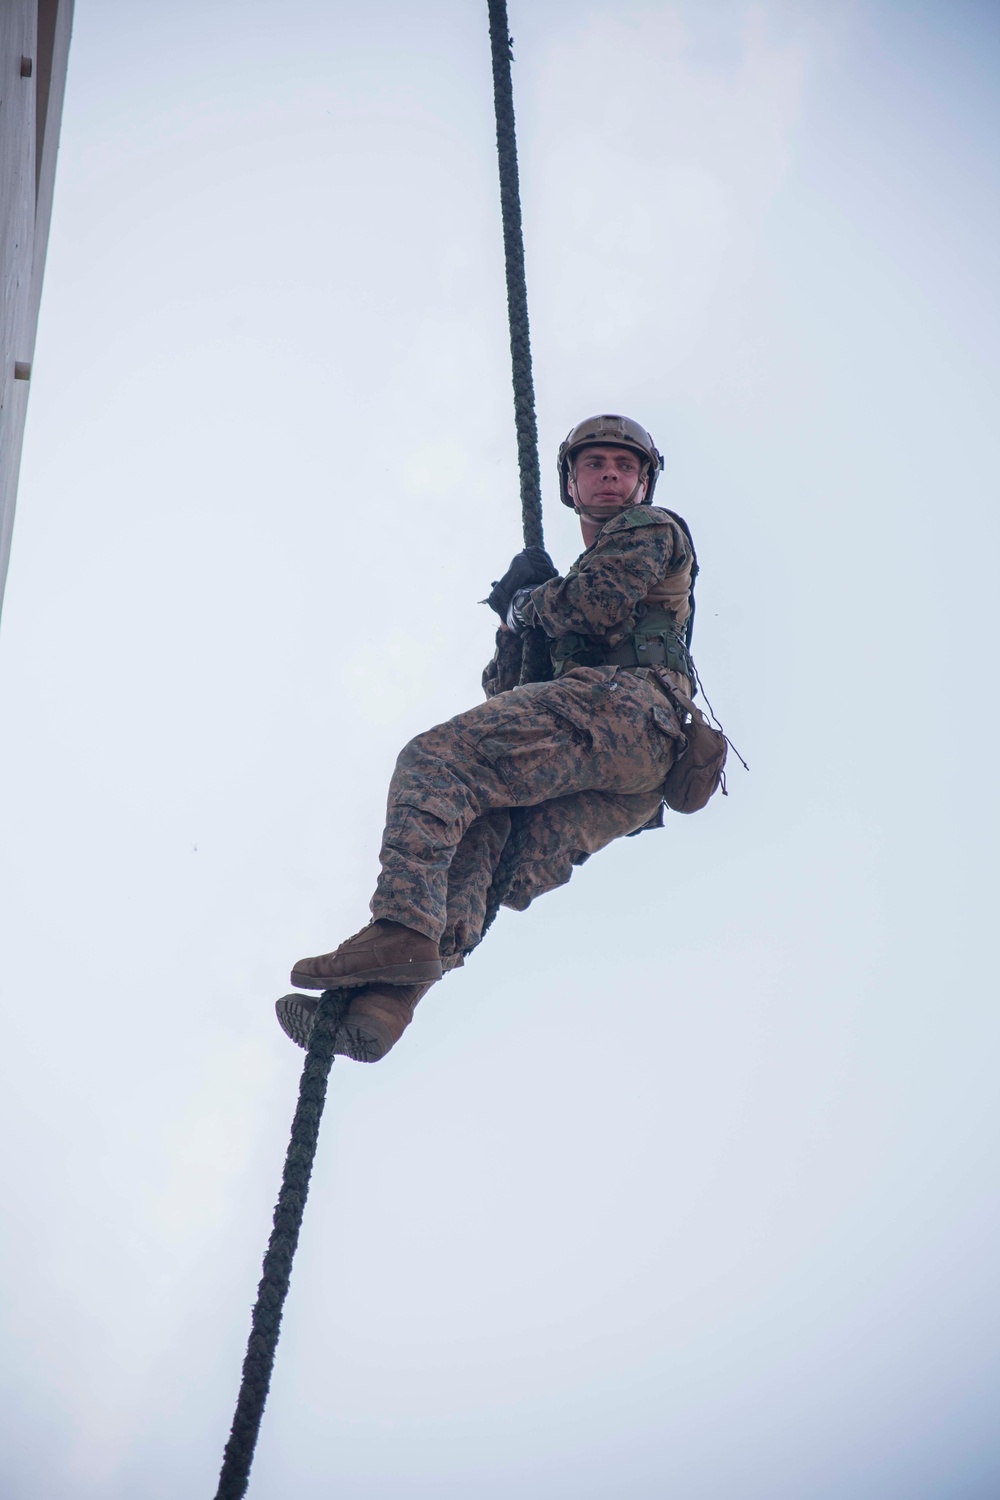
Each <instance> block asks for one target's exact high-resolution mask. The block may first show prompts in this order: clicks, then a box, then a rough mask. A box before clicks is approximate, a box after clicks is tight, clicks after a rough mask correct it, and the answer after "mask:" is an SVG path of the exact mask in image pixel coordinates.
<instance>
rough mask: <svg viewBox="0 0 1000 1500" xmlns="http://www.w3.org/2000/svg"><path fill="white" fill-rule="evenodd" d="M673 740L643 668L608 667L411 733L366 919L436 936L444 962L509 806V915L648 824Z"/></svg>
mask: <svg viewBox="0 0 1000 1500" xmlns="http://www.w3.org/2000/svg"><path fill="white" fill-rule="evenodd" d="M681 745H683V735H682V733H681V729H680V725H679V722H678V719H677V716H676V714H675V712H674V710H673V708H672V706H671V705H670V703H669V701H668V700H667V698H666V697H665V696H664V694H663V693H662V692H661V691H660V689H659V688H658V686H657V685H656V682H655V674H654V673H652V672H649V671H646V670H641V671H632V670H627V669H622V668H618V667H611V666H601V667H578V668H574V669H572V670H570V671H569V672H566V673H564V674H563V676H562V677H560V678H559V679H558V681H555V682H541V683H530V684H528V685H527V686H524V687H520V688H515V689H512V690H509V691H506V692H498V693H496V694H495V695H494V696H493V697H491V698H490V699H489V700H488V701H487V702H486V703H483V704H480V705H479V706H478V707H477V708H473V709H470V710H469V711H468V712H467V713H463V714H459V715H457V716H456V717H455V718H454V719H450V720H449V721H448V722H447V723H446V724H440V725H438V726H437V727H436V728H434V729H430V730H428V731H427V732H426V733H424V734H420V735H417V737H416V738H415V739H413V740H411V741H410V743H409V744H408V745H407V746H406V747H405V748H404V749H403V751H402V752H401V754H400V756H399V759H398V761H397V763H396V769H395V772H394V774H393V777H392V781H391V783H390V786H389V801H388V811H387V817H386V827H385V834H384V836H383V841H382V851H381V855H380V859H381V864H382V874H381V876H380V879H379V882H378V886H377V888H376V892H375V895H374V897H373V898H372V903H371V910H372V915H373V916H374V917H382V918H389V919H391V920H392V921H396V922H402V923H404V924H405V925H406V926H407V927H412V928H414V929H415V930H416V931H418V932H422V933H424V935H425V936H427V937H430V938H435V939H437V940H438V941H439V942H440V943H441V947H442V957H443V959H445V962H446V967H448V968H453V967H455V966H456V965H457V964H458V963H459V962H461V958H462V956H463V955H464V954H466V953H468V952H469V951H470V950H471V949H472V948H473V947H475V945H476V943H477V942H478V940H479V936H480V933H481V932H482V927H483V922H484V919H485V914H486V898H487V893H488V891H489V887H490V883H491V881H492V879H493V873H494V871H495V869H496V866H497V862H498V860H499V858H500V855H501V853H502V851H503V848H504V845H505V843H506V841H507V838H508V836H509V834H510V829H511V810H512V809H524V810H525V811H524V812H522V813H518V814H517V816H518V818H519V819H521V820H522V827H521V828H520V829H519V834H520V838H519V844H520V848H519V854H518V860H517V865H516V868H515V869H514V870H513V871H512V873H511V878H510V880H509V882H508V885H507V890H506V892H505V895H504V900H503V904H504V905H505V906H510V907H513V908H515V909H516V910H519V911H520V910H523V909H524V908H525V907H526V906H528V905H529V903H530V902H531V901H532V900H534V898H535V897H536V896H538V895H541V894H542V892H544V891H548V890H552V889H553V888H554V887H555V886H558V885H563V884H565V882H566V881H567V880H569V878H570V876H571V874H572V872H573V867H574V865H578V864H582V863H583V861H584V860H585V859H587V858H588V857H589V856H590V855H591V854H593V853H594V852H595V851H596V850H597V849H601V848H603V847H604V845H605V844H608V843H610V842H611V840H612V839H614V838H619V837H620V836H622V835H623V834H628V833H632V832H634V831H635V830H637V829H639V828H641V827H642V826H643V825H645V824H648V823H649V822H650V820H651V819H652V818H653V817H654V816H655V815H656V813H657V811H658V809H659V805H660V787H661V786H662V784H663V781H664V778H665V777H666V774H667V772H668V771H669V769H670V767H671V765H672V764H673V760H674V755H675V751H676V749H677V748H679V747H680V746H681Z"/></svg>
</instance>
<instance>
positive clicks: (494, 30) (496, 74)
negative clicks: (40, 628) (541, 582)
mask: <svg viewBox="0 0 1000 1500" xmlns="http://www.w3.org/2000/svg"><path fill="white" fill-rule="evenodd" d="M487 5H488V8H489V13H490V49H491V52H492V55H493V107H494V109H495V111H496V121H497V163H498V166H499V168H500V212H501V217H502V219H503V253H504V266H505V270H506V275H507V321H508V323H509V324H510V364H511V376H512V379H513V385H514V426H515V429H516V431H517V467H518V473H519V475H520V481H521V527H522V531H523V533H524V545H525V546H526V547H542V546H544V545H545V543H544V540H543V537H542V485H541V478H540V476H539V472H538V425H537V423H536V421H535V386H534V381H533V380H532V375H531V336H530V332H529V328H528V285H527V281H526V280H525V275H524V234H523V231H522V228H521V192H520V185H519V182H518V173H517V133H516V130H515V127H514V91H513V87H512V84H511V77H510V64H511V56H512V46H513V43H512V40H511V35H510V31H509V29H508V26H507V3H506V0H487ZM550 675H551V672H550V667H549V651H548V643H547V641H546V639H545V632H544V631H541V630H537V629H533V630H529V631H527V632H526V633H525V637H524V643H523V646H522V654H521V681H522V682H539V681H543V680H544V679H545V678H546V677H548V676H550Z"/></svg>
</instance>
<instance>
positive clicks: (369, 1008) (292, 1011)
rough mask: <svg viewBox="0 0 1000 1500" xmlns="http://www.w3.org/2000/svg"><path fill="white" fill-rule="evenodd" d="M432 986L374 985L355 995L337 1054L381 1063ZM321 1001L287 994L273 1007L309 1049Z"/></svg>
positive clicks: (284, 1025) (286, 1028)
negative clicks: (414, 1009) (420, 1000)
mask: <svg viewBox="0 0 1000 1500" xmlns="http://www.w3.org/2000/svg"><path fill="white" fill-rule="evenodd" d="M429 989H430V985H429V984H373V985H369V986H367V987H366V988H365V989H363V990H362V991H361V993H360V994H359V995H355V997H354V999H353V1000H352V1001H351V1003H350V1005H349V1006H348V1007H347V1010H346V1012H345V1014H344V1020H343V1024H342V1025H341V1028H340V1030H339V1031H338V1033H337V1040H336V1042H335V1043H334V1048H333V1051H334V1055H335V1056H339V1057H352V1058H353V1059H354V1061H355V1062H378V1060H379V1058H382V1057H384V1056H385V1054H386V1053H387V1052H388V1051H389V1048H390V1047H392V1046H393V1045H394V1043H396V1042H398V1041H399V1039H400V1037H401V1036H402V1035H403V1032H404V1031H405V1030H406V1028H407V1026H409V1024H410V1022H411V1021H412V1020H413V1008H414V1006H415V1005H416V1003H417V1001H418V1000H419V999H420V998H421V996H422V995H426V993H427V991H428V990H429ZM318 1005H319V1001H318V1000H314V999H313V997H312V995H285V997H284V998H283V999H281V1000H279V1001H278V1003H277V1005H276V1006H275V1007H274V1009H275V1012H276V1013H277V1017H278V1023H279V1025H280V1026H281V1029H282V1031H283V1032H284V1033H285V1035H286V1036H290V1037H291V1039H292V1041H293V1042H297V1043H298V1045H299V1046H300V1047H308V1046H309V1042H310V1040H311V1038H312V1029H313V1025H314V1022H315V1020H316V1007H317V1006H318Z"/></svg>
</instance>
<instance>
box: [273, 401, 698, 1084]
mask: <svg viewBox="0 0 1000 1500" xmlns="http://www.w3.org/2000/svg"><path fill="white" fill-rule="evenodd" d="M662 462H663V460H662V458H661V456H660V454H659V453H658V452H657V450H656V447H655V445H654V443H653V440H652V438H651V437H650V436H649V433H648V432H646V431H645V429H644V428H643V427H640V425H639V424H638V422H633V421H632V420H630V419H629V418H628V417H620V416H607V415H605V416H598V417H592V418H590V419H589V420H588V421H585V422H581V423H580V424H579V425H578V426H576V427H574V428H573V429H572V431H571V432H570V433H569V435H568V437H567V438H566V440H565V442H564V443H563V444H562V446H561V447H560V449H559V489H560V497H561V499H562V501H563V503H564V504H565V505H570V506H572V507H573V508H574V509H575V510H576V512H577V514H578V515H579V517H580V526H581V529H582V531H583V539H584V542H585V544H586V551H585V552H584V553H583V554H582V556H581V557H580V558H578V559H577V561H576V562H575V563H574V564H573V566H572V567H571V568H570V569H569V571H568V573H567V574H566V576H565V577H560V576H559V575H558V574H557V572H556V570H555V568H554V566H553V565H552V563H551V560H550V559H549V557H548V555H547V553H545V552H544V551H543V549H542V548H540V547H535V548H531V547H529V548H526V549H525V550H524V551H523V552H521V553H519V554H518V556H517V557H516V558H514V560H513V562H512V563H511V566H510V568H509V569H508V571H507V573H506V574H505V575H504V577H503V578H502V579H501V580H500V581H499V582H498V583H496V584H495V585H494V587H493V592H492V593H491V594H490V596H489V600H488V603H489V604H490V605H491V606H492V608H494V609H495V610H496V611H497V613H498V614H499V615H500V617H501V625H500V629H499V630H498V632H497V649H496V654H495V656H494V658H493V660H492V662H491V663H490V665H489V666H488V667H487V669H486V671H485V673H484V674H483V686H484V688H485V691H486V695H487V701H486V702H485V703H483V704H480V705H479V706H478V707H477V708H473V709H470V710H469V711H468V712H467V713H463V714H459V715H457V717H456V718H454V719H451V720H449V721H448V723H446V724H440V725H438V726H437V727H436V728H434V729H431V730H428V731H427V732H426V733H425V734H420V735H417V737H416V739H414V740H411V741H410V743H409V744H408V745H407V746H406V747H405V749H404V750H403V751H402V753H401V754H400V756H399V759H398V761H397V763H396V769H395V772H394V774H393V777H392V781H391V783H390V786H389V798H388V811H387V818H386V826H385V833H384V835H383V840H382V850H381V856H380V858H381V864H382V874H381V877H380V879H379V882H378V886H377V888H376V891H375V895H374V896H373V897H372V901H371V912H372V917H373V920H372V921H371V922H370V923H369V924H368V926H367V927H365V928H363V929H362V931H361V932H359V933H357V934H356V935H355V936H354V937H352V938H349V939H348V940H347V941H346V942H344V943H341V945H340V947H339V948H338V949H336V951H335V952H333V953H326V954H323V955H321V956H319V957H317V958H306V959H302V960H300V962H299V963H297V964H296V965H295V968H294V969H293V970H292V983H293V984H296V985H298V986H299V987H300V988H302V989H307V990H324V989H335V988H341V987H349V988H351V989H353V990H355V992H356V993H355V995H354V996H353V997H352V999H351V1001H350V1004H349V1006H348V1009H347V1011H346V1013H345V1017H344V1024H343V1027H342V1029H341V1033H340V1036H339V1038H338V1042H337V1046H336V1051H338V1052H340V1053H341V1054H343V1055H346V1056H350V1057H354V1058H356V1059H358V1060H359V1061H376V1060H377V1059H378V1058H380V1057H383V1056H384V1055H385V1053H386V1052H388V1050H389V1048H390V1047H391V1046H392V1045H393V1043H394V1042H396V1041H397V1040H398V1039H399V1037H400V1036H401V1035H402V1032H403V1030H404V1028H405V1027H406V1026H407V1025H408V1024H409V1022H410V1020H411V1019H412V1016H413V1007H414V1006H415V1005H416V1003H417V1001H418V1000H419V999H420V997H421V996H422V995H423V994H425V993H426V991H427V990H428V989H429V988H430V986H431V985H432V984H433V983H434V982H435V981H436V980H437V979H440V978H441V976H442V974H443V973H445V972H447V970H449V969H453V968H457V967H458V966H459V965H460V964H462V963H463V962H464V959H465V957H466V955H467V954H468V953H470V952H471V951H472V949H473V948H475V947H476V945H477V944H478V943H479V942H480V940H481V938H482V936H483V933H484V930H485V928H486V927H487V926H488V925H489V921H490V920H492V916H493V913H494V912H495V910H496V906H497V904H502V905H504V906H507V907H512V908H513V909H514V910H516V911H523V910H524V909H525V907H527V906H528V905H529V903H530V902H531V901H532V900H534V898H535V897H536V896H539V895H541V894H542V893H543V892H545V891H549V890H552V889H554V887H556V886H559V885H563V884H565V883H566V881H568V880H569V878H570V876H571V874H572V872H573V866H574V865H579V864H582V863H583V861H584V860H586V859H587V858H589V856H590V855H591V854H593V853H594V852H595V851H596V850H598V849H602V848H603V847H604V846H605V845H606V844H608V843H610V842H611V840H612V839H615V838H619V837H621V836H622V835H625V834H633V833H638V832H639V831H640V830H642V829H644V828H655V827H660V826H662V822H663V809H662V802H663V795H664V793H663V787H664V782H665V780H666V778H667V776H668V773H669V772H670V771H671V768H672V766H673V765H674V762H675V760H676V759H677V757H678V756H679V755H680V754H682V753H683V752H684V751H685V749H686V746H687V743H688V742H687V738H686V734H685V729H684V726H683V723H682V714H683V712H684V710H683V707H682V706H680V704H679V702H678V699H677V697H676V695H677V694H678V693H680V694H682V695H683V696H684V698H686V699H690V697H691V693H692V689H693V686H694V682H695V674H694V667H693V665H692V662H691V658H690V656H689V655H688V642H689V639H690V623H691V620H692V613H693V604H692V593H691V590H692V584H693V581H694V577H695V574H696V572H697V561H696V558H695V552H694V547H693V545H692V542H691V537H690V533H689V531H688V529H687V526H686V525H685V523H684V522H683V521H682V520H681V519H680V517H679V516H675V515H674V514H673V513H672V512H671V511H668V510H664V509H661V508H659V507H655V506H653V505H652V503H651V502H652V498H653V490H654V487H655V484H656V480H657V477H658V475H659V473H660V470H661V467H662ZM532 628H535V629H540V630H541V631H543V632H544V636H545V641H546V643H547V646H548V657H549V661H550V663H551V675H550V676H549V674H548V673H546V676H547V677H548V680H546V681H540V682H528V683H525V684H524V685H521V686H519V685H518V682H519V676H520V668H521V653H522V644H523V642H522V637H523V635H524V633H525V631H527V630H529V629H532ZM713 785H714V783H713ZM317 1003H318V1002H317V1000H315V999H313V998H312V997H310V996H307V995H301V994H300V995H288V996H286V997H285V998H284V999H283V1000H279V1001H278V1007H277V1009H278V1018H279V1020H280V1022H281V1025H282V1027H283V1028H284V1030H285V1031H286V1032H287V1033H288V1035H289V1036H291V1037H292V1038H293V1040H295V1041H297V1042H298V1043H299V1044H300V1045H302V1046H306V1045H308V1040H309V1035H310V1032H311V1030H312V1024H313V1017H314V1014H315V1010H316V1006H317Z"/></svg>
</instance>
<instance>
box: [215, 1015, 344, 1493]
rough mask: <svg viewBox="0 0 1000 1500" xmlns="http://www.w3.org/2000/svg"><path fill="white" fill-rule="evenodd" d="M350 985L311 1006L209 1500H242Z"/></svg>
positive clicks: (264, 1398)
mask: <svg viewBox="0 0 1000 1500" xmlns="http://www.w3.org/2000/svg"><path fill="white" fill-rule="evenodd" d="M351 993H352V992H351V991H350V990H324V991H323V994H322V995H321V996H320V1000H319V1006H318V1007H317V1010H316V1021H315V1024H314V1025H313V1031H312V1037H311V1038H310V1042H309V1051H308V1053H307V1054H306V1060H305V1065H304V1067H303V1069H302V1081H301V1083H300V1084H299V1102H298V1105H297V1106H296V1109H295V1118H294V1120H293V1121H292V1135H291V1139H290V1140H289V1142H288V1151H287V1153H286V1155H285V1170H284V1172H283V1174H282V1178H281V1191H280V1192H279V1194H278V1202H277V1206H276V1207H275V1210H274V1228H273V1229H272V1230H271V1238H270V1240H269V1241H268V1245H267V1254H266V1255H265V1256H264V1274H263V1276H262V1277H261V1281H260V1285H259V1286H258V1288H257V1301H256V1302H255V1303H254V1309H253V1314H252V1316H251V1319H250V1338H249V1339H248V1341H247V1352H246V1358H245V1359H244V1361H243V1379H242V1381H241V1382H240V1391H239V1395H238V1397H237V1399H236V1415H235V1416H234V1417H233V1426H232V1431H231V1432H230V1434H229V1441H228V1443H227V1444H226V1451H225V1454H224V1456H223V1460H222V1472H221V1473H220V1475H219V1488H218V1489H217V1490H216V1493H215V1500H242V1497H243V1496H244V1495H245V1494H246V1490H247V1485H248V1484H249V1482H250V1465H251V1464H252V1463H253V1454H254V1448H255V1447H256V1446H257V1434H258V1432H259V1431H260V1419H261V1417H262V1416H263V1414H264V1402H265V1401H266V1400H267V1392H268V1388H269V1386H270V1384H271V1370H272V1369H273V1367H274V1353H275V1350H276V1348H277V1347H278V1334H279V1333H280V1331H281V1314H282V1310H283V1308H284V1306H285V1298H286V1296H287V1295H288V1282H289V1278H290V1277H291V1274H292V1258H293V1256H294V1255H295V1247H296V1245H297V1244H298V1241H299V1230H300V1229H301V1228H302V1215H303V1212H304V1211H305V1206H306V1198H307V1196H308V1194H309V1178H310V1176H311V1175H312V1169H313V1161H314V1160H315V1157H316V1143H317V1141H318V1140H319V1122H320V1120H321V1119H322V1116H323V1105H324V1104H325V1103H326V1084H327V1079H328V1078H329V1075H330V1068H331V1066H332V1064H333V1048H334V1043H335V1042H336V1039H337V1032H338V1031H339V1030H340V1024H341V1022H342V1020H343V1018H344V1011H345V1010H346V1009H347V1005H348V1002H349V1000H350V996H351Z"/></svg>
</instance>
